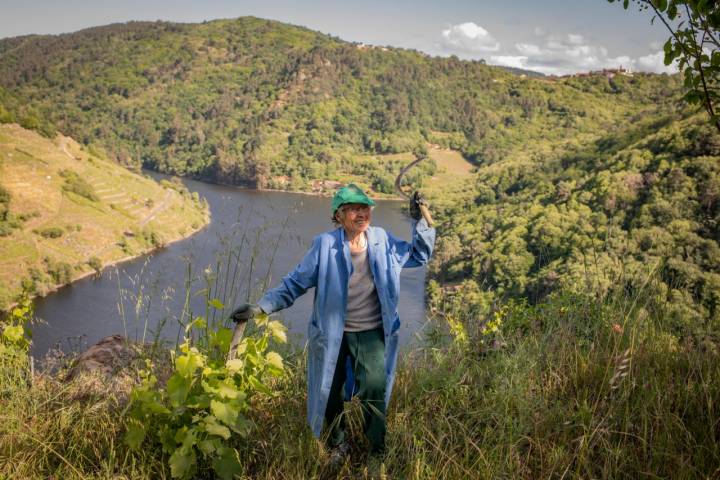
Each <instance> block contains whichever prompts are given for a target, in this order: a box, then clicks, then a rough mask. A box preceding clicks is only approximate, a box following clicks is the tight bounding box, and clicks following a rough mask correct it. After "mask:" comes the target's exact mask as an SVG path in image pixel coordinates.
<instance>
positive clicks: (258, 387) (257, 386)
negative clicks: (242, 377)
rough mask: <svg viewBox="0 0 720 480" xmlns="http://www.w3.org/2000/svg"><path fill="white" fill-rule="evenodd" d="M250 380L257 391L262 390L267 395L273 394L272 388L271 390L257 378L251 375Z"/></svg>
mask: <svg viewBox="0 0 720 480" xmlns="http://www.w3.org/2000/svg"><path fill="white" fill-rule="evenodd" d="M248 381H249V382H250V385H251V386H252V387H253V389H254V390H255V391H258V392H262V393H264V394H266V395H271V394H272V390H270V389H269V388H268V387H266V386H265V385H263V384H262V382H261V381H260V380H258V379H257V378H255V377H253V376H250V377H248Z"/></svg>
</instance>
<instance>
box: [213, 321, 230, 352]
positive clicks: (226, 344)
mask: <svg viewBox="0 0 720 480" xmlns="http://www.w3.org/2000/svg"><path fill="white" fill-rule="evenodd" d="M232 336H233V331H232V330H230V329H229V328H224V327H223V328H218V329H217V331H216V332H213V333H211V334H210V342H211V344H212V345H214V346H217V347H218V348H219V349H220V351H221V352H223V353H227V352H228V351H229V350H230V342H232Z"/></svg>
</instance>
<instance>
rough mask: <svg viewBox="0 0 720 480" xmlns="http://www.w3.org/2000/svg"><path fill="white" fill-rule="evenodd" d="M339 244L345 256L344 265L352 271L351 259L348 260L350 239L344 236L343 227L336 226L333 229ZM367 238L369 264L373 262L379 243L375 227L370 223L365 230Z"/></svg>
mask: <svg viewBox="0 0 720 480" xmlns="http://www.w3.org/2000/svg"><path fill="white" fill-rule="evenodd" d="M335 232H336V235H337V239H338V243H339V246H340V247H341V248H342V252H343V256H344V257H345V265H346V267H347V271H348V273H349V272H351V271H352V261H351V260H350V241H349V240H348V239H347V238H346V236H345V229H344V228H343V227H338V228H337V230H335ZM366 233H367V240H368V258H369V260H370V265H371V266H372V265H373V264H374V263H375V257H376V254H377V245H379V244H380V238H379V236H378V235H377V227H373V226H372V225H371V226H370V227H368V229H367V230H366Z"/></svg>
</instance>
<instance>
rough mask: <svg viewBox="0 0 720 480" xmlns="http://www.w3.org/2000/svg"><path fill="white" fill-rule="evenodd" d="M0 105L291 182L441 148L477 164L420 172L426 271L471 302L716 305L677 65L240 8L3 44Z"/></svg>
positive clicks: (708, 218)
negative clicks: (590, 64)
mask: <svg viewBox="0 0 720 480" xmlns="http://www.w3.org/2000/svg"><path fill="white" fill-rule="evenodd" d="M0 120H1V121H4V122H9V121H18V122H20V123H21V124H22V125H23V126H25V127H27V128H33V129H35V130H38V131H40V132H44V133H45V134H46V135H51V134H52V133H53V132H54V131H55V130H56V129H57V130H59V131H61V132H62V133H64V134H66V135H71V136H73V137H74V138H77V139H78V140H79V141H80V142H82V143H86V144H93V145H95V146H96V147H102V148H104V149H105V150H106V152H108V154H109V156H111V157H115V158H116V159H117V160H118V161H119V162H121V163H123V164H127V165H134V166H137V165H139V164H143V165H144V166H146V167H149V168H153V169H157V170H159V171H163V172H170V173H178V174H182V175H191V176H196V177H199V178H202V179H207V180H212V181H221V182H225V183H235V184H241V185H250V186H258V187H274V188H285V189H292V190H309V189H311V188H314V187H316V186H317V185H318V183H319V182H318V181H321V180H334V181H350V180H353V181H357V182H358V183H360V184H361V185H364V186H366V187H371V188H373V189H374V190H375V191H376V192H379V193H391V192H392V181H393V178H394V174H395V173H396V172H397V171H398V169H399V168H400V166H401V165H402V161H400V160H399V159H400V158H402V159H405V160H404V161H406V159H407V158H408V155H405V156H398V155H394V154H396V153H401V152H415V153H421V152H423V151H424V150H425V149H426V147H427V146H428V144H431V145H434V147H433V148H435V149H437V148H440V147H444V148H451V149H453V150H456V151H459V152H461V153H462V154H463V155H464V157H465V158H466V159H468V160H469V161H471V162H473V164H474V165H475V167H476V170H477V171H476V173H474V174H473V175H471V176H470V177H468V180H467V181H465V182H461V181H457V182H455V181H453V182H448V183H447V184H445V185H441V188H437V187H438V186H437V184H436V185H435V186H434V187H433V185H432V184H429V185H428V187H429V188H428V190H429V193H430V194H431V197H432V201H433V203H434V205H435V211H436V212H437V214H438V218H439V219H440V220H441V222H442V225H441V229H440V239H439V242H438V250H437V254H436V258H435V261H434V264H433V266H432V269H431V274H432V277H433V278H435V279H438V280H440V281H441V283H443V284H445V285H447V284H457V285H456V286H455V288H456V293H457V294H456V295H455V297H454V298H456V301H457V302H459V303H458V304H459V305H462V307H463V308H464V309H465V310H468V308H474V309H476V310H477V313H478V315H481V314H482V312H483V311H487V309H488V308H489V306H490V305H491V304H492V302H493V299H495V298H496V297H497V296H498V295H501V296H511V297H524V298H529V299H530V300H532V301H538V300H540V299H542V298H543V297H545V296H546V295H547V294H548V293H549V292H552V291H557V290H560V289H571V290H573V289H574V290H581V291H598V292H607V291H608V290H610V289H612V288H619V289H621V290H624V291H626V292H628V293H629V294H632V293H633V292H635V293H637V292H640V291H642V292H646V293H647V292H650V298H651V299H652V302H649V303H648V304H647V308H648V309H649V311H651V310H652V309H653V308H656V309H661V310H663V311H664V312H667V311H671V312H674V313H672V315H673V316H674V317H673V318H675V319H676V321H677V325H676V328H677V329H678V330H677V331H678V332H679V334H683V335H684V334H685V333H687V332H686V330H685V327H687V326H688V325H690V326H692V328H700V327H698V325H700V326H701V325H704V324H703V323H701V322H696V321H694V320H693V319H715V320H718V319H719V318H720V309H718V301H719V299H720V261H719V260H718V259H720V249H719V247H718V241H720V233H719V230H718V221H720V174H719V172H718V165H719V164H720V158H719V155H720V139H718V135H717V133H716V132H714V131H713V130H712V129H711V128H708V127H706V125H705V123H706V122H705V119H704V118H703V117H700V116H698V115H696V114H695V112H694V111H693V110H691V109H689V108H688V107H685V106H684V104H683V103H682V101H681V86H680V81H679V78H678V77H677V76H667V75H651V74H643V73H635V74H633V75H624V74H619V73H618V74H615V75H612V74H608V75H603V74H594V75H588V76H577V77H570V78H559V79H558V78H543V77H540V78H531V77H523V76H518V75H514V74H512V73H510V72H508V71H506V70H504V69H501V68H496V67H491V66H488V65H485V64H484V63H483V62H479V61H478V62H470V61H460V60H458V59H457V58H453V57H451V58H433V57H430V56H427V55H424V54H422V53H419V52H415V51H409V50H403V49H395V48H384V47H383V48H379V47H372V46H366V45H358V44H352V43H348V42H344V41H341V40H339V39H337V38H333V37H329V36H327V35H323V34H320V33H317V32H313V31H311V30H308V29H305V28H299V27H295V26H290V25H287V24H282V23H279V22H274V21H268V20H262V19H257V18H251V17H244V18H239V19H235V20H222V21H213V22H208V23H203V24H171V23H163V22H157V23H129V24H121V25H110V26H105V27H98V28H92V29H88V30H83V31H80V32H76V33H72V34H66V35H58V36H28V37H20V38H11V39H5V40H1V41H0ZM434 173H436V172H435V167H434V165H433V163H432V162H427V163H426V164H425V166H424V167H422V168H421V169H420V170H418V171H417V172H415V175H416V178H414V179H413V184H414V185H419V184H420V182H421V181H422V176H423V175H425V176H427V175H432V174H434ZM440 173H441V172H440ZM321 188H322V187H321ZM433 288H434V287H433ZM651 313H652V312H651ZM703 328H704V327H703Z"/></svg>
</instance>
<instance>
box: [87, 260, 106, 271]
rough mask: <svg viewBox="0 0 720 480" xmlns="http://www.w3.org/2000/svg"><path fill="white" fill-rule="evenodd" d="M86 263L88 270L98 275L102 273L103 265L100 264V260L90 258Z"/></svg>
mask: <svg viewBox="0 0 720 480" xmlns="http://www.w3.org/2000/svg"><path fill="white" fill-rule="evenodd" d="M87 263H88V265H89V266H90V268H92V269H93V270H95V272H96V273H100V272H101V271H102V268H103V264H102V260H100V258H98V257H96V256H92V257H90V258H89V259H88V262H87Z"/></svg>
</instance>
